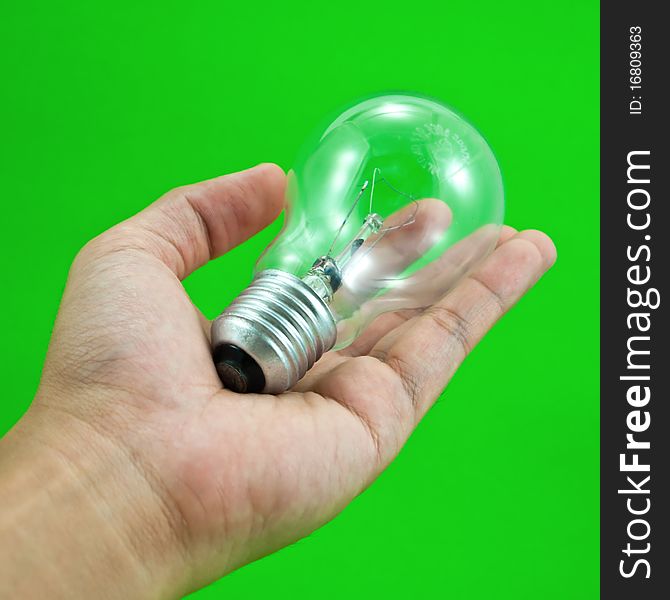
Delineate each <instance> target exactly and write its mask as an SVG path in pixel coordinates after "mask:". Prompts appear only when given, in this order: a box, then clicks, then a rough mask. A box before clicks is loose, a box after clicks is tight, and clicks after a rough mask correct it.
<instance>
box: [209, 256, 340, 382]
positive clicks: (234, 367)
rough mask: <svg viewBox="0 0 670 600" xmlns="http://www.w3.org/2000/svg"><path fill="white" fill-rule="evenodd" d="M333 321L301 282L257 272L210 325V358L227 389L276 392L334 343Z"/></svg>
mask: <svg viewBox="0 0 670 600" xmlns="http://www.w3.org/2000/svg"><path fill="white" fill-rule="evenodd" d="M336 335H337V332H336V328H335V321H334V319H333V316H332V314H331V312H330V309H329V308H328V306H327V305H326V303H325V302H324V301H323V300H322V299H321V298H320V297H319V295H318V294H317V293H316V292H315V291H314V290H313V289H312V288H311V287H309V286H308V285H307V284H306V283H305V282H304V281H302V280H301V279H298V278H297V277H296V276H294V275H291V274H289V273H284V272H283V271H278V270H275V269H268V270H266V271H261V272H260V273H259V274H258V275H257V276H256V278H255V279H254V280H253V281H252V282H251V285H249V287H248V288H247V289H246V290H244V291H243V292H242V293H241V294H240V295H239V296H238V297H237V298H236V299H235V300H234V301H233V303H232V304H231V305H230V306H229V307H228V308H227V309H226V310H225V311H224V312H223V313H222V314H221V315H220V316H219V317H218V318H217V319H216V321H214V324H213V325H212V349H213V355H214V362H215V363H216V366H217V371H218V373H219V377H221V381H222V382H223V384H224V385H225V386H226V388H228V389H231V390H234V391H237V392H263V393H266V394H278V393H280V392H284V391H286V390H288V389H290V388H291V387H293V386H294V385H295V384H296V383H297V382H298V381H299V380H300V379H301V378H302V377H303V375H304V374H305V373H306V372H307V371H308V370H309V369H310V368H311V367H312V365H313V364H314V363H315V362H316V361H317V360H319V358H321V355H322V354H323V353H324V352H327V351H328V350H330V349H331V348H332V347H333V345H334V344H335V338H336Z"/></svg>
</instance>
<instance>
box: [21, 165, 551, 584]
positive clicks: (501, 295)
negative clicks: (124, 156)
mask: <svg viewBox="0 0 670 600" xmlns="http://www.w3.org/2000/svg"><path fill="white" fill-rule="evenodd" d="M284 185H285V176H284V174H283V172H282V171H281V169H279V168H278V167H276V166H274V165H261V166H259V167H256V168H254V169H250V170H248V171H244V172H242V173H238V174H234V175H228V176H224V177H220V178H217V179H214V180H211V181H207V182H203V183H200V184H196V185H193V186H186V187H184V188H179V189H176V190H173V191H171V192H169V193H168V194H166V195H165V196H164V197H163V198H161V199H160V200H158V201H157V202H156V203H154V204H153V205H151V206H150V207H149V208H147V209H146V210H144V211H143V212H141V213H139V214H138V215H136V216H135V217H133V218H131V219H129V220H127V221H125V222H123V223H121V224H119V225H117V226H116V227H114V228H112V229H110V230H109V231H107V232H105V233H104V234H102V235H101V236H99V237H98V238H96V239H95V240H93V241H92V242H90V243H89V244H88V245H87V246H86V247H85V248H84V249H83V250H82V252H80V254H79V255H78V257H77V259H76V260H75V262H74V264H73V267H72V270H71V274H70V278H69V281H68V285H67V289H66V292H65V295H64V299H63V303H62V306H61V309H60V312H59V316H58V320H57V324H56V327H55V330H54V335H53V339H52V342H51V346H50V349H49V354H48V358H47V362H46V365H45V368H44V373H43V377H42V383H41V386H40V392H39V394H38V397H37V400H36V402H35V404H34V405H33V408H32V409H31V410H32V411H33V412H35V413H38V414H39V415H40V419H41V420H42V421H49V420H58V422H59V423H61V424H66V425H67V427H71V428H72V429H77V430H82V431H87V432H88V433H87V436H88V437H87V440H88V442H87V443H89V444H90V445H91V446H92V447H96V448H103V449H105V450H101V451H104V452H110V453H113V454H114V456H115V457H116V459H115V460H116V461H117V462H118V461H121V462H123V461H124V460H127V461H128V464H129V465H132V467H130V466H129V467H128V468H132V469H133V470H134V472H136V473H137V474H138V476H137V477H138V480H140V479H141V481H142V484H141V485H138V489H137V491H135V490H130V489H129V490H126V491H125V493H126V494H127V495H128V497H129V502H131V503H132V502H135V503H136V505H138V506H140V505H141V506H143V507H144V508H143V509H142V510H143V511H145V512H146V515H145V517H146V518H145V519H143V520H142V522H143V523H145V525H144V526H143V527H146V530H144V531H143V532H142V533H143V535H144V536H145V537H149V538H150V539H151V540H152V543H153V544H154V546H155V547H156V548H155V550H156V552H157V553H158V554H161V553H164V555H165V556H178V557H179V559H180V561H181V564H180V572H179V575H175V578H174V579H175V580H178V583H179V586H180V588H181V590H182V591H184V592H186V591H189V590H191V589H194V588H196V587H199V586H201V585H203V584H205V583H207V582H209V581H211V580H213V579H215V578H217V577H219V576H221V575H222V574H224V573H226V572H228V571H230V570H232V569H234V568H236V567H238V566H240V565H242V564H244V563H247V562H249V561H251V560H253V559H255V558H257V557H259V556H261V555H263V554H265V553H268V552H271V551H272V550H274V549H277V548H279V547H281V546H284V545H286V544H288V543H290V542H292V541H294V540H296V539H298V538H300V537H302V536H304V535H306V534H307V533H309V532H310V531H312V530H314V529H315V528H316V527H318V526H319V525H321V524H322V523H324V522H326V521H327V520H329V519H331V518H332V517H333V516H334V515H335V514H337V512H338V511H340V510H341V509H342V508H343V507H344V506H345V505H346V504H347V503H348V502H349V501H350V500H351V499H352V498H354V497H355V496H356V495H357V494H358V493H360V492H361V491H362V490H363V489H364V488H365V487H366V486H367V485H369V484H370V482H371V481H372V480H373V479H374V478H375V476H376V475H377V474H378V473H379V472H380V470H382V469H383V468H384V467H385V466H386V465H387V464H388V463H389V461H391V460H392V459H393V457H394V456H395V455H396V453H397V452H398V451H399V449H400V448H401V446H402V444H403V443H404V441H405V440H406V439H407V437H408V436H409V435H410V433H411V432H412V430H413V428H414V427H415V425H416V423H417V422H418V420H419V419H420V418H421V417H422V416H423V415H424V413H425V412H426V411H427V410H428V408H429V407H430V406H431V404H432V403H433V402H434V400H435V399H436V398H437V396H438V395H439V394H440V392H441V391H442V390H443V388H444V387H445V385H446V384H447V383H448V381H449V379H450V377H451V376H452V375H453V373H454V371H455V369H456V368H457V367H458V365H459V364H460V362H461V361H462V360H463V358H464V357H465V356H466V354H467V353H468V352H469V350H470V349H471V348H472V347H473V346H474V344H476V342H477V341H478V340H479V339H480V338H481V337H482V335H483V334H484V333H485V332H486V331H487V330H488V329H489V328H490V327H491V326H492V324H493V323H494V322H495V321H496V320H497V319H498V318H499V317H500V316H501V315H502V314H503V313H504V312H505V310H506V309H507V308H509V307H510V306H511V305H512V304H513V303H514V302H515V301H516V300H517V299H518V298H519V297H520V296H521V295H522V294H523V293H524V292H525V291H526V290H527V289H528V288H529V287H530V286H532V285H533V284H534V283H535V281H536V280H537V279H538V278H539V277H540V276H541V274H542V273H543V272H544V271H545V270H546V269H547V268H548V267H549V266H550V265H551V264H552V262H553V260H554V258H555V254H554V249H553V245H552V244H551V242H550V240H549V239H548V238H547V237H546V236H544V235H543V234H541V233H539V232H533V231H526V232H522V233H517V232H515V231H514V230H513V229H511V228H505V229H503V232H502V236H501V240H500V243H499V245H498V248H497V249H496V251H495V252H494V253H493V254H492V255H491V256H490V257H489V258H488V259H487V260H486V261H485V263H484V264H483V265H482V266H481V267H480V268H479V269H478V271H477V272H476V273H474V274H473V275H472V276H470V277H469V278H467V279H465V280H464V281H462V282H461V284H460V285H459V286H458V288H457V289H456V290H455V291H454V292H452V293H451V294H450V295H449V296H447V297H445V298H444V299H443V300H442V301H440V302H439V303H438V304H436V305H435V306H433V307H431V308H429V309H427V310H425V311H423V312H422V313H421V314H391V315H386V316H384V317H382V318H380V319H378V320H377V321H376V322H375V323H374V324H373V326H372V327H371V328H370V329H369V330H368V331H367V332H365V333H364V335H363V336H361V337H360V338H359V339H358V340H357V341H356V343H355V344H353V345H352V346H351V347H349V348H347V349H345V350H344V351H340V352H330V353H328V354H326V355H325V356H324V357H323V358H322V359H321V360H320V361H319V362H318V363H317V365H316V366H315V367H314V368H313V369H312V370H311V371H310V372H309V373H308V374H307V376H306V377H305V378H304V379H303V380H302V381H301V382H300V383H299V384H298V385H297V386H296V388H295V389H293V390H291V391H289V392H286V393H284V394H280V395H278V396H269V395H261V394H248V395H239V394H235V393H232V392H230V391H227V390H225V389H222V386H221V383H220V381H219V379H218V376H217V374H216V370H215V368H214V366H213V364H212V360H211V356H210V345H209V328H210V323H209V321H208V320H207V319H205V318H204V317H203V316H202V314H201V313H200V312H199V311H198V310H197V308H195V307H194V306H193V304H192V303H191V301H190V299H189V298H188V296H187V294H186V293H185V291H184V289H183V287H182V284H181V280H182V279H183V278H185V277H186V276H187V275H188V274H189V273H191V272H192V271H194V270H195V269H197V268H198V267H199V266H201V265H203V264H204V263H205V262H207V261H208V260H210V259H212V258H215V257H216V256H219V255H221V254H223V253H225V252H226V251H227V250H229V249H230V248H232V247H234V246H235V245H237V244H239V243H241V242H243V241H244V240H245V239H247V238H248V237H249V236H250V235H252V234H254V233H255V232H256V231H258V230H259V229H261V228H263V227H265V226H266V225H267V224H269V223H270V222H271V221H272V220H273V219H274V218H275V217H276V216H277V215H278V214H279V212H280V210H281V208H282V204H283V193H284ZM147 490H148V491H147ZM140 495H141V496H142V499H140V498H139V496H140ZM147 495H149V496H151V502H145V500H144V498H145V497H146V496H147ZM152 511H155V514H153V512H152Z"/></svg>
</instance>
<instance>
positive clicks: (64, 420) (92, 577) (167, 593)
mask: <svg viewBox="0 0 670 600" xmlns="http://www.w3.org/2000/svg"><path fill="white" fill-rule="evenodd" d="M0 498H2V502H0V504H1V505H2V512H1V513H0V540H2V541H1V542H0V555H2V554H4V555H5V556H3V557H2V558H0V596H2V595H3V594H2V591H6V592H7V593H9V592H12V593H13V595H14V596H16V597H38V596H43V595H48V596H49V597H61V596H62V597H68V598H76V597H87V598H88V597H97V596H99V595H100V590H101V589H104V590H106V593H105V596H106V597H110V598H116V597H119V598H130V597H143V598H144V597H146V598H165V597H173V596H174V595H179V592H180V591H181V589H182V588H183V586H184V585H185V583H186V581H185V575H187V574H186V573H185V565H186V561H185V560H184V551H183V544H182V543H181V540H180V539H178V538H179V529H178V527H177V525H176V524H175V516H174V513H173V512H172V511H171V510H170V507H169V506H168V505H167V504H166V499H165V498H164V497H162V496H161V494H160V492H159V491H158V490H157V489H156V484H155V483H154V482H153V481H152V480H151V479H150V478H149V476H148V474H147V472H146V470H145V469H143V467H142V465H140V464H139V463H138V462H137V461H134V460H133V459H132V454H131V452H130V451H128V450H126V449H124V448H123V447H121V445H120V444H118V443H117V442H116V441H114V440H112V439H109V438H107V437H105V436H104V435H101V434H100V433H98V432H96V431H95V430H94V429H93V428H92V427H90V426H89V425H88V424H87V423H85V422H83V421H79V420H78V419H77V418H76V417H73V416H70V415H67V414H65V413H61V412H58V411H54V410H53V409H46V408H41V407H35V408H34V409H32V410H31V411H30V413H29V414H28V415H26V417H24V419H23V420H22V421H21V422H20V423H19V424H18V425H17V426H16V427H15V428H14V430H12V431H11V432H10V433H9V434H8V435H7V436H6V437H5V438H4V439H3V440H2V442H0ZM3 570H4V571H5V572H4V573H3V572H2V571H3ZM3 586H9V587H8V588H7V589H6V590H3Z"/></svg>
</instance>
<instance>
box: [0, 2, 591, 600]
mask: <svg viewBox="0 0 670 600" xmlns="http://www.w3.org/2000/svg"><path fill="white" fill-rule="evenodd" d="M2 12H3V15H2V17H0V33H1V34H2V35H1V37H0V40H1V41H0V62H1V67H2V70H1V73H0V76H1V81H2V93H1V94H0V107H1V110H2V120H1V123H2V144H1V150H0V151H1V152H2V157H1V161H0V169H1V170H2V207H3V210H2V213H0V214H1V215H2V231H3V235H2V238H1V239H0V244H1V246H2V254H1V255H2V259H3V282H2V290H3V292H2V295H1V302H2V306H1V310H0V330H1V331H2V349H1V350H0V352H2V360H1V361H0V364H2V383H3V388H4V390H5V392H4V394H3V396H2V404H1V405H0V432H4V431H6V430H7V429H9V428H10V427H11V426H12V424H13V423H14V422H15V421H16V420H17V419H18V418H19V417H20V416H21V414H22V413H23V412H24V411H25V410H26V408H27V406H28V405H29V403H30V400H31V397H32V395H33V394H34V391H35V389H36V386H37V383H38V380H39V376H40V367H41V363H42V360H43V357H44V354H45V351H46V347H47V343H48V340H49V334H50V330H51V327H52V323H53V321H54V317H55V315H56V311H57V308H58V302H59V297H60V295H61V293H62V290H63V285H64V282H65V277H66V274H67V270H68V265H69V264H70V262H71V260H72V258H73V256H74V255H75V253H76V252H77V250H78V249H79V248H80V247H81V246H82V245H83V244H84V243H85V242H86V241H87V240H88V239H90V238H91V237H92V236H94V235H96V234H97V233H99V232H100V231H102V230H104V229H106V228H107V227H109V226H111V225H113V224H114V223H116V222H118V221H119V220H121V219H123V218H125V217H127V216H129V215H131V214H133V213H134V212H136V211H138V210H140V209H141V208H142V207H144V206H145V205H146V204H147V203H149V202H150V201H151V200H152V199H154V198H156V197H157V196H159V195H160V194H161V193H162V192H164V191H166V190H167V189H169V188H171V187H174V186H177V185H180V184H184V183H188V182H193V181H197V180H201V179H205V178H209V177H213V176H215V175H218V174H222V173H226V172H229V171H235V170H238V169H242V168H245V167H248V166H250V165H253V164H255V163H257V162H261V161H274V162H278V163H279V164H280V165H282V166H283V167H284V168H289V167H290V165H291V162H292V160H293V157H294V156H295V154H296V151H297V149H298V147H299V145H300V143H301V141H302V140H303V138H304V137H305V136H306V135H307V134H308V133H309V132H310V130H311V129H312V128H313V126H314V125H315V124H316V123H319V122H320V121H321V119H322V117H323V115H324V114H328V113H332V111H333V110H336V109H337V107H338V106H340V105H343V104H347V103H350V102H351V101H352V100H355V99H356V98H358V97H360V96H364V95H368V94H371V93H375V92H382V91H389V90H392V91H397V90H409V91H417V92H421V93H424V94H428V95H430V96H434V97H436V98H439V99H442V100H443V101H445V102H447V103H449V104H451V105H452V106H454V107H456V108H457V109H458V110H459V111H460V112H461V113H463V114H464V115H466V116H467V117H468V118H469V119H470V120H471V121H472V122H473V123H474V124H475V125H476V126H477V127H478V128H479V129H480V130H481V131H482V132H483V133H484V134H485V136H486V137H487V138H488V140H489V141H490V143H491V144H492V146H493V148H494V150H495V152H496V154H497V156H498V158H499V160H500V164H501V168H502V171H503V176H504V178H505V184H506V197H507V207H508V208H507V222H508V223H509V224H511V225H514V226H515V227H519V228H528V227H533V228H539V229H543V230H545V231H547V232H548V233H549V234H551V235H552V236H553V238H554V240H555V242H556V245H557V247H558V253H559V259H558V262H557V264H556V266H555V268H554V269H553V270H552V271H551V272H550V273H549V274H548V275H547V276H546V278H545V279H544V280H543V281H542V282H541V283H540V284H539V285H538V286H537V287H536V288H535V289H534V290H533V291H532V292H531V293H529V294H528V296H527V297H526V298H524V299H523V300H522V301H521V302H520V304H519V305H518V306H517V307H516V308H514V309H513V310H512V311H511V313H510V314H509V315H507V316H506V317H505V318H504V319H503V320H502V321H501V322H500V323H499V324H498V325H497V326H496V327H495V329H494V330H493V331H492V333H491V334H490V335H488V336H487V338H486V339H485V340H484V341H483V342H482V343H481V344H480V345H479V347H478V348H477V349H476V350H475V351H474V353H473V354H472V356H471V357H470V358H469V359H468V360H467V361H466V363H465V364H464V365H463V367H462V369H461V370H460V371H459V373H458V374H457V375H456V377H455V378H454V380H453V382H452V383H451V384H450V386H449V388H448V390H447V392H446V393H445V394H444V395H443V397H442V398H441V400H440V401H439V402H438V404H437V405H436V406H435V408H434V409H433V410H432V411H431V412H430V413H429V415H428V416H427V418H426V419H425V420H424V422H423V423H422V424H421V425H420V427H419V428H418V430H417V431H416V433H415V434H414V436H413V437H412V438H411V440H410V441H409V442H408V444H407V447H406V448H405V450H404V452H403V453H402V454H401V455H400V457H399V458H398V459H397V460H396V461H395V463H394V464H393V465H392V466H391V467H390V468H389V469H388V471H387V472H386V473H384V474H383V475H382V476H381V477H380V478H379V480H378V481H377V482H376V483H375V484H374V485H373V486H372V488H371V489H370V490H369V491H367V492H366V493H365V494H363V495H362V496H361V497H359V498H358V499H356V500H355V501H354V502H353V503H352V504H351V506H349V507H348V508H347V509H346V510H345V511H344V513H343V514H342V515H341V516H340V517H338V518H337V519H336V520H335V521H334V522H332V523H330V524H329V525H327V526H326V527H324V528H323V529H321V530H320V531H318V532H316V533H314V534H313V535H311V536H310V537H309V538H308V539H305V540H303V541H301V542H299V543H297V544H295V545H293V546H291V547H289V548H287V549H285V550H283V551H281V552H279V553H277V554H275V555H273V556H271V557H268V558H266V559H264V560H262V561H259V562H257V563H255V564H252V565H250V566H247V567H245V568H243V569H241V570H239V571H238V572H236V573H233V574H232V575H230V576H228V577H226V578H225V579H223V580H221V581H219V582H217V583H216V584H214V585H212V586H210V587H209V588H207V589H205V590H203V591H201V592H199V593H197V594H195V595H194V597H195V598H198V599H205V598H259V599H260V598H266V597H273V598H292V599H299V598H310V599H312V598H343V597H346V598H404V597H409V596H410V595H412V596H414V597H418V598H456V599H462V598H463V599H469V598H476V599H479V598H486V599H491V598H515V599H521V598H533V599H537V598H542V599H551V598H560V599H561V600H565V599H572V598H578V599H581V598H595V597H596V596H597V595H598V533H599V530H598V527H599V526H598V499H599V495H598V494H599V492H598V477H599V471H598V447H599V439H598V367H599V358H598V316H599V313H598V310H599V309H598V300H599V298H598V275H599V271H598V244H599V232H598V231H599V230H598V192H599V190H598V168H599V158H598V133H599V122H598V119H599V112H598V111H599V108H598V102H599V88H598V58H599V49H598V46H599V32H598V3H597V2H594V1H588V2H587V1H583V0H582V1H577V0H575V1H573V2H567V1H564V2H558V3H542V2H532V1H530V0H528V1H526V2H519V1H517V2H500V0H491V1H481V0H480V1H471V2H458V3H454V2H449V1H446V0H439V1H437V2H434V1H431V2H415V3H407V2H396V1H391V0H386V1H384V2H362V1H361V0H357V1H356V2H350V1H349V0H346V1H338V2H334V3H332V2H331V3H320V2H309V3H307V2H306V3H304V4H303V3H296V2H293V3H267V4H265V5H264V4H262V3H252V2H242V3H231V2H225V1H221V0H219V1H213V0H210V1H208V2H198V1H195V0H194V1H192V2H186V3H185V2H166V1H162V2H126V1H123V2H119V1H115V2H107V1H104V2H83V1H82V2H65V3H55V2H22V3H18V2H16V3H13V5H12V6H11V7H9V6H6V7H5V8H3V10H2ZM277 230H278V224H275V225H274V226H273V227H271V228H270V229H269V230H268V231H265V232H263V233H262V234H260V235H258V236H257V237H256V238H255V239H253V240H252V241H250V242H248V243H247V244H245V245H244V246H242V247H240V248H238V249H236V250H235V251H233V252H231V253H230V254H229V255H228V256H226V257H224V258H222V259H220V260H217V261H215V262H214V263H210V264H209V265H208V266H206V267H205V268H203V269H201V270H200V271H199V272H198V273H196V274H195V275H193V276H192V277H191V278H190V279H189V280H188V281H187V282H186V287H187V288H188V290H189V292H191V294H192V295H193V298H194V300H195V302H196V303H197V304H198V305H199V306H200V307H201V308H202V309H203V310H204V311H205V313H206V314H208V315H209V316H211V317H214V316H215V315H216V314H217V313H218V312H219V311H220V309H221V308H223V307H224V306H225V305H226V304H227V303H228V302H229V301H230V300H231V299H232V298H233V297H234V296H235V295H236V294H237V293H238V292H239V291H240V290H241V289H242V288H243V287H244V285H245V284H246V283H247V282H248V280H249V277H250V273H251V268H252V265H253V263H254V261H255V259H256V257H257V256H258V255H259V253H260V251H261V249H262V248H264V246H265V245H266V244H267V243H268V242H269V240H270V239H271V238H272V237H273V235H274V233H276V231H277Z"/></svg>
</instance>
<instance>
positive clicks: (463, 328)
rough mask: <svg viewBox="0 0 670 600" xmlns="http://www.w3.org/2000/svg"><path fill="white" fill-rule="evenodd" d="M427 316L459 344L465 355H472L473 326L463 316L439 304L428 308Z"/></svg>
mask: <svg viewBox="0 0 670 600" xmlns="http://www.w3.org/2000/svg"><path fill="white" fill-rule="evenodd" d="M426 314H427V315H428V316H429V318H430V319H432V321H433V322H434V323H435V325H436V326H437V327H439V328H440V329H441V330H442V331H443V332H445V333H446V334H447V335H448V336H449V337H451V338H452V339H454V340H455V341H456V342H457V343H458V345H459V346H460V348H461V350H462V352H463V354H464V355H467V354H469V353H470V351H471V350H472V342H471V341H470V337H471V325H470V323H469V322H468V320H467V319H465V317H463V315H461V314H460V313H459V312H458V311H455V310H453V309H451V308H449V307H448V306H442V305H439V304H436V305H434V306H431V307H430V308H428V309H427V311H426Z"/></svg>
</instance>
